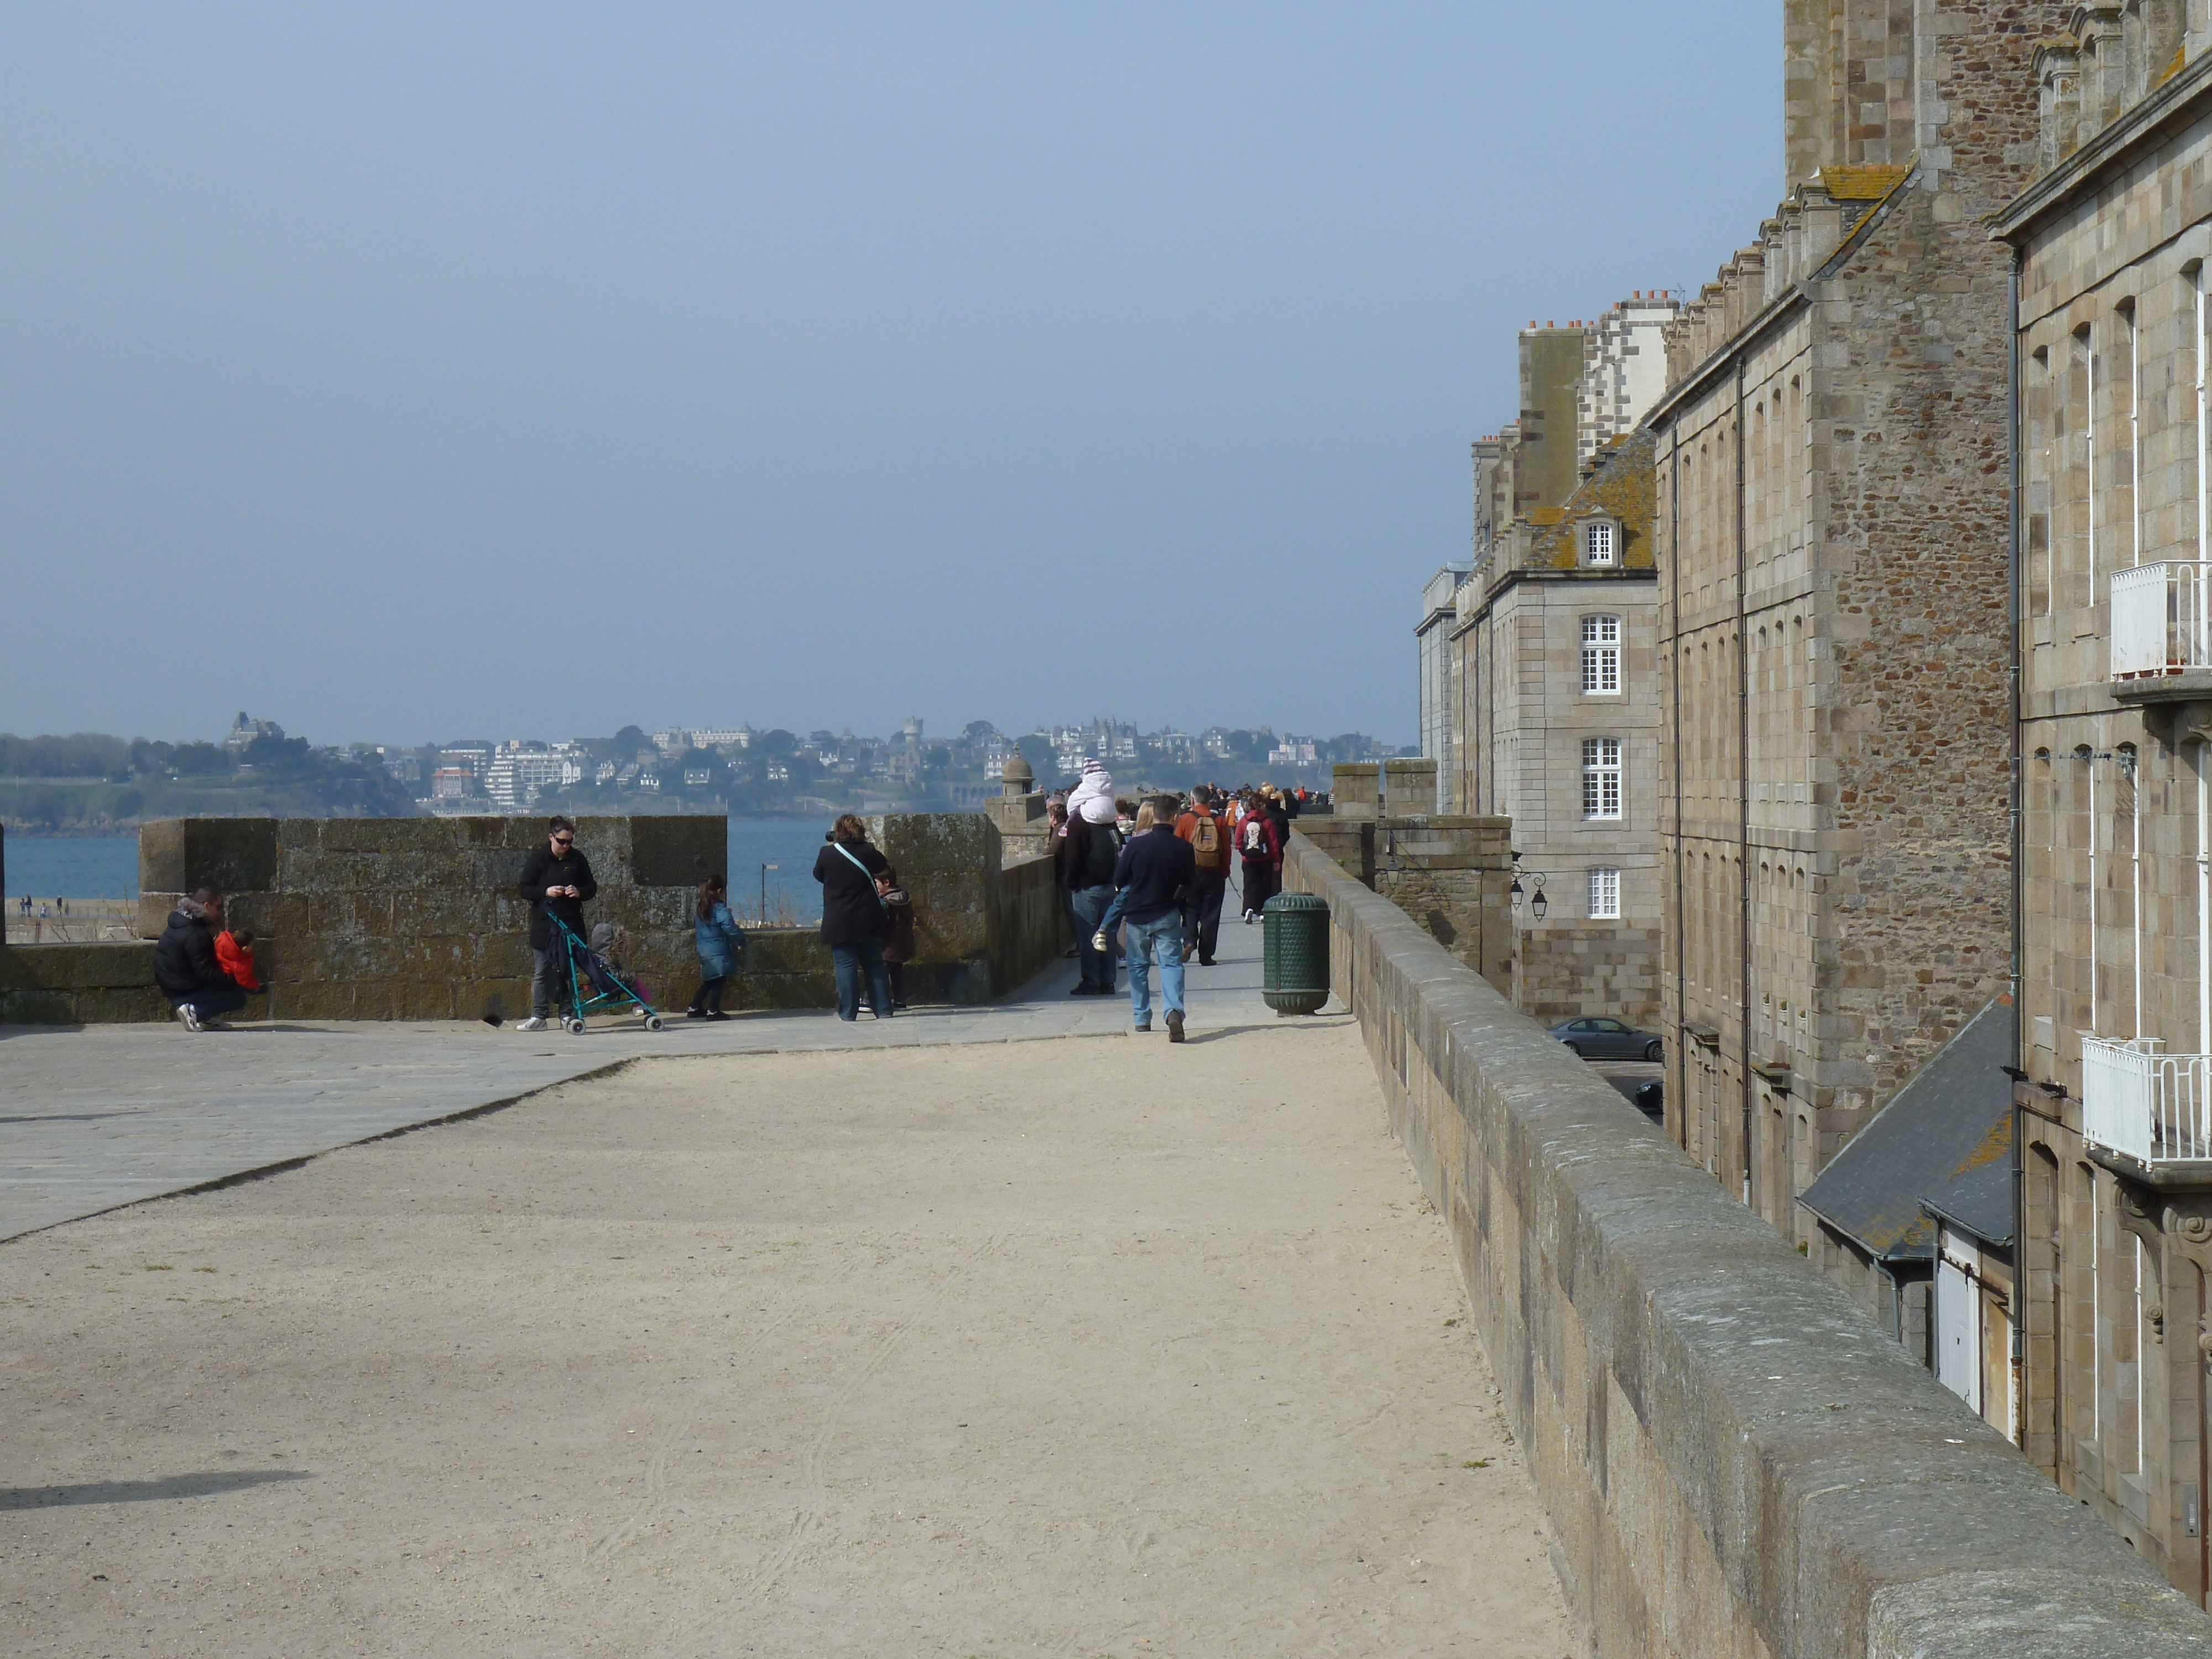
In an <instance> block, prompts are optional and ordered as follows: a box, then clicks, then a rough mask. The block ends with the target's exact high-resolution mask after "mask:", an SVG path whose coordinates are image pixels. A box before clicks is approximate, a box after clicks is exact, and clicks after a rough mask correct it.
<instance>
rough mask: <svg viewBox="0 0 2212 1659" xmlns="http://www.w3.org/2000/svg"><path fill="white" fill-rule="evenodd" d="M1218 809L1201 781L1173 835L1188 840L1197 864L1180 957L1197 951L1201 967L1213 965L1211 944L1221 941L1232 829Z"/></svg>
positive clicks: (1188, 956) (1184, 910)
mask: <svg viewBox="0 0 2212 1659" xmlns="http://www.w3.org/2000/svg"><path fill="white" fill-rule="evenodd" d="M1219 808H1220V803H1219V802H1218V800H1217V799H1215V797H1214V793H1213V791H1212V790H1211V789H1209V788H1207V787H1206V786H1205V785H1204V784H1200V785H1199V787H1198V788H1197V790H1196V792H1195V793H1193V795H1192V796H1191V803H1190V809H1189V810H1188V811H1186V812H1184V813H1183V814H1182V816H1181V817H1178V818H1176V826H1175V832H1176V835H1178V836H1182V838H1183V839H1184V840H1185V841H1187V842H1189V843H1190V850H1191V856H1192V857H1193V858H1194V860H1196V861H1197V865H1198V873H1197V875H1196V876H1194V878H1192V880H1191V884H1190V896H1189V897H1188V900H1187V901H1186V902H1185V904H1184V908H1183V913H1182V959H1183V960H1184V961H1185V962H1188V961H1189V960H1190V958H1191V953H1192V952H1193V951H1196V952H1197V953H1198V965H1199V966H1200V967H1201V968H1211V967H1212V966H1213V951H1214V947H1215V946H1216V945H1218V944H1219V943H1220V941H1221V901H1222V898H1223V896H1225V895H1226V894H1227V892H1228V891H1229V846H1230V841H1231V829H1230V827H1229V819H1228V818H1227V817H1226V816H1225V815H1224V814H1223V813H1222V812H1221V811H1220V810H1219Z"/></svg>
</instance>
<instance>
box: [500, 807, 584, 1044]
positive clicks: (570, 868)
mask: <svg viewBox="0 0 2212 1659" xmlns="http://www.w3.org/2000/svg"><path fill="white" fill-rule="evenodd" d="M598 891H599V883H598V882H596V881H594V880H593V879H592V866H591V864H590V862H589V860H586V858H585V857H584V854H583V853H582V851H581V849H580V848H578V847H577V845H576V826H575V825H574V824H573V823H569V822H568V819H566V818H564V817H555V818H553V819H552V820H551V821H550V822H549V823H547V824H546V826H545V845H544V846H543V847H539V848H532V851H531V854H530V856H529V857H528V858H527V859H526V860H523V865H522V881H521V884H520V892H521V894H522V896H523V897H525V898H526V899H528V900H529V901H530V954H531V957H532V959H533V963H534V967H533V969H532V973H531V975H530V1018H528V1019H526V1020H525V1021H523V1022H522V1024H520V1025H518V1026H516V1027H515V1030H518V1031H542V1030H544V1029H545V1016H546V1015H547V1014H549V1013H550V1012H552V1011H553V1005H554V1004H555V1002H556V1001H559V1002H562V1003H563V1004H564V1005H565V1003H566V1001H567V998H568V960H567V957H568V953H567V952H566V951H563V950H562V949H561V948H560V947H559V945H556V942H555V939H556V935H555V934H554V932H553V924H552V923H551V922H550V921H547V920H546V918H547V917H548V916H558V917H560V918H561V920H562V921H564V922H566V923H567V924H568V929H569V931H570V932H571V933H574V934H575V935H576V936H577V937H578V938H583V937H585V933H584V901H585V900H586V899H588V898H590V897H592V896H593V895H595V894H596V893H598Z"/></svg>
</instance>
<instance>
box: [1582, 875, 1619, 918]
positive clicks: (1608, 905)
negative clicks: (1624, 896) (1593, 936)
mask: <svg viewBox="0 0 2212 1659" xmlns="http://www.w3.org/2000/svg"><path fill="white" fill-rule="evenodd" d="M1589 919H1590V920H1591V921H1620V871H1618V870H1593V871H1591V872H1589Z"/></svg>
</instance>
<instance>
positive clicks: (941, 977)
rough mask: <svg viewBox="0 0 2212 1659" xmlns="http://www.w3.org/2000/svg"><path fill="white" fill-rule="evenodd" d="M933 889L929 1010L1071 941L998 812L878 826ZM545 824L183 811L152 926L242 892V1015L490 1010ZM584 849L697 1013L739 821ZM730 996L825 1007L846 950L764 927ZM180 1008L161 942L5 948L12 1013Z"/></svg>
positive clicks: (521, 936) (921, 943)
mask: <svg viewBox="0 0 2212 1659" xmlns="http://www.w3.org/2000/svg"><path fill="white" fill-rule="evenodd" d="M868 823H869V833H870V836H871V838H872V840H873V841H874V842H875V843H876V844H877V845H878V847H880V848H883V849H884V854H885V855H886V856H888V857H889V858H890V860H891V861H892V862H893V863H894V864H895V865H896V866H897V867H898V871H899V875H900V878H901V879H902V881H903V882H904V883H905V884H906V886H907V888H908V891H910V892H911V893H912V894H913V895H914V901H915V944H916V945H917V954H916V957H915V961H914V962H913V963H910V964H909V965H908V969H907V984H908V997H909V1000H913V1001H916V1002H944V1003H955V1004H966V1003H981V1002H986V1001H988V1000H991V999H992V998H993V997H994V996H995V995H997V994H1000V993H1001V992H1004V991H1006V990H1008V989H1011V988H1012V987H1013V986H1015V985H1017V984H1019V983H1020V982H1022V981H1024V980H1025V979H1027V978H1028V977H1030V975H1032V974H1034V973H1036V971H1037V970H1038V969H1041V968H1042V967H1043V966H1044V965H1045V963H1048V962H1049V961H1051V960H1052V959H1053V958H1054V957H1056V956H1057V955H1058V953H1059V951H1060V948H1061V946H1062V945H1063V944H1064V943H1065V940H1064V938H1063V928H1062V925H1061V922H1060V910H1059V906H1058V904H1057V902H1056V901H1055V898H1054V893H1053V889H1052V879H1051V866H1050V864H1049V861H1048V860H1043V859H1041V858H1037V857H1035V856H1032V855H1029V854H1019V855H1017V856H1014V857H1012V858H1011V859H1010V858H1009V857H1008V856H1007V855H1006V851H1005V844H1004V842H1003V840H1002V838H1001V836H1000V834H999V831H998V829H997V827H996V825H995V824H994V823H992V822H991V821H990V819H989V818H987V817H984V816H982V815H981V814H923V813H912V814H890V815H887V816H884V817H876V818H872V819H870V820H868ZM543 838H544V820H543V819H542V818H539V817H453V818H179V819H171V820H167V821H166V822H162V823H150V824H148V825H147V826H146V827H145V828H144V829H143V830H141V831H140V834H139V865H140V874H139V885H140V890H141V895H142V896H141V901H140V915H139V931H140V933H142V934H143V935H144V936H145V938H146V939H152V938H154V937H155V936H158V934H159V933H160V932H161V927H162V925H163V922H164V921H165V919H166V918H167V915H168V913H169V911H170V910H171V909H172V908H173V907H174V905H175V902H176V900H177V898H178V897H179V896H180V895H182V894H184V893H187V892H189V891H191V890H192V889H194V888H196V887H199V886H202V885H208V886H215V887H218V888H221V889H222V890H223V891H224V892H226V893H227V894H228V896H229V903H228V919H229V920H230V921H232V922H233V923H234V925H236V926H240V927H251V928H252V929H253V931H254V933H256V935H257V936H258V940H259V943H258V945H257V947H256V949H257V955H258V958H259V961H260V965H261V966H262V968H263V969H264V972H265V974H266V975H268V978H269V981H270V990H269V994H268V995H267V996H266V997H265V998H257V999H255V1000H254V1004H253V1006H252V1007H251V1008H249V1010H248V1011H247V1012H246V1014H245V1015H242V1016H240V1018H275V1019H283V1018H292V1019H472V1018H478V1017H480V1016H482V1015H484V1014H487V1013H497V1014H501V1015H503V1016H509V1017H513V1016H518V1015H520V1014H523V1013H526V1012H528V1011H529V1000H530V970H531V957H530V951H529V944H528V935H527V927H528V907H527V906H526V904H525V903H524V902H522V900H521V898H520V896H518V895H517V894H516V891H515V884H516V882H517V880H518V879H519V878H520V872H521V867H522V861H523V860H524V858H525V857H526V856H527V854H529V852H530V850H531V848H533V847H536V846H537V845H538V844H539V843H540V842H541V841H542V840H543ZM577 842H578V845H579V846H580V847H581V848H583V849H584V851H585V853H586V855H587V856H589V858H590V859H591V860H592V872H593V874H594V875H595V876H596V877H597V878H598V879H599V896H598V898H597V899H596V900H594V901H593V902H592V903H591V904H590V905H589V906H588V907H587V908H586V915H587V917H588V918H589V920H591V921H593V922H595V923H596V922H599V921H611V922H613V923H614V924H615V925H616V927H617V929H618V930H619V932H620V933H621V934H622V935H623V959H624V963H625V966H626V967H627V968H628V969H629V970H630V971H631V972H633V973H634V974H635V975H637V976H638V977H640V978H641V979H642V980H643V981H645V982H646V984H647V987H648V989H649V991H650V992H651V994H653V997H654V998H655V1000H657V1001H658V1003H659V1005H660V1006H663V1007H666V1006H671V1005H672V1006H676V1007H678V1008H681V1006H683V1002H684V999H686V998H688V997H689V996H690V992H691V988H692V987H693V986H694V985H696V983H697V981H698V965H697V958H696V954H695V952H694V951H693V947H692V942H691V915H692V908H693V904H694V902H695V899H696V893H697V889H698V884H699V882H700V881H701V880H702V879H703V878H704V877H705V876H706V875H707V874H708V873H710V872H717V871H720V869H721V867H722V864H723V861H724V860H725V858H726V851H725V849H726V845H727V825H726V820H725V819H724V818H722V817H720V816H719V815H714V816H710V815H706V814H686V815H682V816H668V817H586V818H583V819H580V821H579V822H578V823H577ZM748 939H749V947H748V950H747V951H746V957H745V962H744V967H743V969H741V971H740V972H739V973H738V975H737V976H736V977H735V979H734V980H733V981H732V984H731V986H730V995H729V997H728V999H727V1000H726V1006H731V1007H735V1008H753V1007H827V1006H831V1005H832V1004H833V1003H834V1002H835V1000H836V998H835V990H834V982H833V979H832V975H831V973H830V968H829V951H828V949H827V947H825V946H824V945H823V944H822V942H821V939H820V937H819V935H818V934H817V933H816V932H815V930H813V929H811V928H806V929H799V928H763V929H754V930H750V932H749V933H748ZM167 1017H168V1006H167V1000H165V999H164V998H162V997H161V994H160V993H159V992H158V991H157V990H156V989H155V987H154V983H153V963H152V950H151V946H150V945H149V944H147V943H143V942H142V943H139V944H135V945H48V946H9V947H6V948H4V949H0V1019H5V1020H9V1021H13V1022H16V1023H42V1024H80V1023H82V1024H93V1023H106V1022H112V1021H117V1020H147V1019H161V1018H167Z"/></svg>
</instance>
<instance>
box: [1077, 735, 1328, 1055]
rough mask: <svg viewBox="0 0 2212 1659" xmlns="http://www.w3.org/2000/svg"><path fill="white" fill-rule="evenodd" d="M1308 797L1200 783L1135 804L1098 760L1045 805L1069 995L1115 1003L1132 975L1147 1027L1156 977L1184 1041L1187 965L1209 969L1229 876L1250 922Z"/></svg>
mask: <svg viewBox="0 0 2212 1659" xmlns="http://www.w3.org/2000/svg"><path fill="white" fill-rule="evenodd" d="M1304 793H1305V792H1304V791H1303V790H1299V791H1297V792H1295V793H1285V792H1284V791H1282V790H1279V789H1277V788H1276V787H1274V786H1273V784H1266V783H1263V784H1261V785H1260V786H1259V787H1257V788H1254V789H1246V790H1243V791H1241V792H1239V793H1236V794H1233V795H1232V794H1231V793H1228V792H1226V791H1225V790H1222V789H1219V788H1217V787H1214V786H1212V785H1211V784H1200V785H1199V786H1198V787H1196V788H1195V789H1193V790H1191V791H1190V792H1189V793H1188V794H1184V795H1166V794H1163V795H1156V796H1154V797H1152V799H1149V800H1146V801H1144V802H1142V803H1140V804H1137V805H1132V803H1131V802H1129V801H1128V800H1127V799H1122V798H1120V797H1117V796H1116V795H1115V793H1114V780H1113V778H1112V776H1111V775H1110V774H1109V773H1108V772H1107V770H1106V769H1105V768H1104V767H1103V765H1101V764H1100V763H1098V762H1097V761H1091V762H1088V763H1085V767H1084V773H1083V777H1082V779H1081V781H1079V782H1078V783H1077V784H1076V786H1075V787H1074V788H1073V789H1071V790H1069V791H1068V792H1067V793H1066V796H1065V797H1064V798H1063V797H1060V796H1058V795H1054V796H1053V797H1051V798H1050V799H1048V800H1047V802H1046V805H1045V817H1046V824H1047V829H1048V835H1049V836H1050V838H1051V845H1052V856H1053V870H1054V886H1055V887H1056V888H1057V889H1058V890H1059V892H1060V903H1061V906H1062V908H1063V909H1064V910H1065V912H1066V916H1067V923H1068V930H1069V932H1070V933H1073V935H1074V937H1075V940H1076V947H1075V951H1076V956H1077V957H1078V959H1079V963H1080V969H1081V971H1080V973H1079V975H1078V977H1077V980H1076V982H1075V984H1074V986H1073V987H1072V989H1071V990H1070V991H1069V993H1068V994H1070V995H1071V996H1112V995H1113V994H1114V991H1115V975H1116V970H1117V969H1119V968H1121V967H1123V966H1126V967H1127V969H1128V975H1129V1012H1130V1017H1131V1018H1132V1020H1133V1023H1134V1024H1135V1027H1136V1029H1137V1030H1139V1031H1149V1030H1152V970H1153V969H1158V971H1159V976H1160V1001H1161V1004H1162V1006H1163V1009H1164V1020H1165V1024H1166V1026H1167V1032H1168V1041H1169V1042H1182V1040H1183V1025H1184V1000H1183V989H1184V986H1183V968H1184V964H1185V963H1188V962H1189V961H1190V959H1191V958H1192V957H1197V958H1198V965H1199V966H1200V967H1201V968H1211V967H1212V966H1213V965H1214V951H1215V949H1216V947H1217V946H1218V944H1219V941H1220V934H1221V913H1222V910H1223V908H1224V907H1225V902H1226V900H1227V896H1228V892H1229V886H1230V882H1231V878H1232V866H1234V869H1233V874H1234V876H1235V878H1237V880H1238V883H1239V885H1240V889H1241V892H1240V896H1239V904H1240V906H1241V910H1242V916H1243V921H1244V922H1245V923H1246V924H1247V925H1248V926H1249V924H1250V923H1251V922H1252V921H1253V920H1254V919H1255V917H1257V916H1258V915H1260V913H1261V907H1262V906H1264V905H1265V904H1266V903H1267V900H1268V898H1269V897H1270V896H1273V894H1275V893H1277V892H1279V891H1280V890H1281V888H1282V869H1283V850H1284V848H1286V847H1287V846H1288V845H1289V844H1290V834H1291V819H1292V818H1294V817H1297V815H1298V811H1299V808H1300V805H1301V804H1302V802H1303V800H1304Z"/></svg>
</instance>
